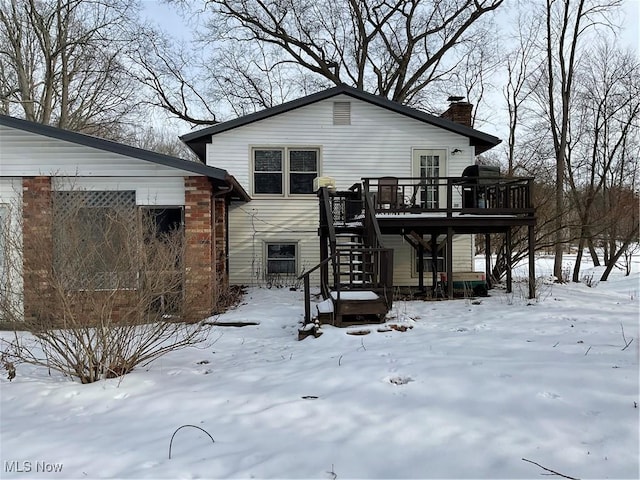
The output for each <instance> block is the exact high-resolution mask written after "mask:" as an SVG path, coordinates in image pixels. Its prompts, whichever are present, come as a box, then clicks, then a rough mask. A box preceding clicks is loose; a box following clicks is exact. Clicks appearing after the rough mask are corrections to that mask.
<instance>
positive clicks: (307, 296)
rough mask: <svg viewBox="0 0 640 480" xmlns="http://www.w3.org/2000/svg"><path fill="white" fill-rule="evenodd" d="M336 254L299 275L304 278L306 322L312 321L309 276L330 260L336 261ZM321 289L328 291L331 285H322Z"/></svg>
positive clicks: (300, 278)
mask: <svg viewBox="0 0 640 480" xmlns="http://www.w3.org/2000/svg"><path fill="white" fill-rule="evenodd" d="M335 256H336V253H334V254H333V255H331V256H329V257H327V258H325V259H324V260H323V261H321V262H320V263H318V264H317V265H316V266H315V267H313V268H311V270H307V271H306V272H304V273H303V274H302V275H300V276H299V277H298V280H302V283H303V288H304V323H309V322H310V321H311V281H310V279H309V277H310V276H311V274H312V273H313V272H315V271H316V270H318V269H319V268H321V267H323V266H325V265H326V264H327V263H329V262H330V261H333V262H335ZM321 277H322V276H321ZM322 281H323V280H321V282H322ZM320 289H321V290H325V289H326V291H328V289H329V286H328V285H321V286H320Z"/></svg>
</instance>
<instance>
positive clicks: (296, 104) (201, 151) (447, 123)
mask: <svg viewBox="0 0 640 480" xmlns="http://www.w3.org/2000/svg"><path fill="white" fill-rule="evenodd" d="M336 95H347V96H350V97H352V98H355V99H358V100H362V101H364V102H367V103H370V104H372V105H376V106H378V107H381V108H385V109H387V110H391V111H393V112H396V113H399V114H401V115H405V116H407V117H410V118H413V119H415V120H418V121H421V122H424V123H428V124H430V125H434V126H436V127H440V128H443V129H445V130H448V131H450V132H453V133H457V134H460V135H464V136H465V137H468V138H469V141H470V144H471V145H473V146H475V147H476V153H482V152H485V151H487V150H489V149H490V148H492V147H495V146H496V145H498V144H499V143H500V142H501V140H500V139H499V138H498V137H495V136H493V135H489V134H488V133H484V132H481V131H479V130H475V129H473V128H470V127H467V126H465V125H462V124H460V123H456V122H452V121H451V120H447V119H445V118H442V117H437V116H435V115H431V114H429V113H426V112H422V111H420V110H416V109H415V108H411V107H407V106H406V105H402V104H400V103H398V102H394V101H392V100H389V99H387V98H384V97H381V96H379V95H374V94H371V93H367V92H364V91H362V90H359V89H357V88H354V87H350V86H348V85H345V84H342V85H338V86H336V87H333V88H329V89H327V90H323V91H321V92H317V93H314V94H312V95H308V96H306V97H302V98H298V99H296V100H292V101H290V102H287V103H283V104H282V105H278V106H276V107H272V108H268V109H266V110H261V111H259V112H255V113H251V114H249V115H245V116H243V117H239V118H236V119H234V120H229V121H228V122H222V123H218V124H216V125H213V126H211V127H207V128H204V129H201V130H198V131H195V132H191V133H187V134H185V135H182V136H181V137H180V139H181V140H182V141H183V142H184V143H186V144H187V146H189V148H191V149H192V150H193V151H194V152H195V153H196V155H198V157H200V158H201V159H204V157H205V148H206V144H207V143H209V142H210V137H211V136H212V135H217V134H219V133H222V132H226V131H228V130H232V129H234V128H238V127H241V126H243V125H249V124H250V123H253V122H257V121H259V120H264V119H266V118H269V117H273V116H275V115H279V114H281V113H285V112H289V111H291V110H295V109H296V108H300V107H304V106H306V105H310V104H312V103H316V102H319V101H321V100H326V99H328V98H331V97H335V96H336Z"/></svg>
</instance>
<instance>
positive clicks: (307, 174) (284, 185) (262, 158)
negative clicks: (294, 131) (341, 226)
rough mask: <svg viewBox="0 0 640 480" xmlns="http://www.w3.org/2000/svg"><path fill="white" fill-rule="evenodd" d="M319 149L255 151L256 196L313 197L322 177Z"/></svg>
mask: <svg viewBox="0 0 640 480" xmlns="http://www.w3.org/2000/svg"><path fill="white" fill-rule="evenodd" d="M319 156H320V151H319V149H317V148H302V147H301V148H298V147H282V148H255V149H253V154H252V157H253V158H252V161H253V192H254V193H255V194H266V195H305V194H312V193H313V179H314V178H315V177H317V176H318V174H319V161H320V159H319Z"/></svg>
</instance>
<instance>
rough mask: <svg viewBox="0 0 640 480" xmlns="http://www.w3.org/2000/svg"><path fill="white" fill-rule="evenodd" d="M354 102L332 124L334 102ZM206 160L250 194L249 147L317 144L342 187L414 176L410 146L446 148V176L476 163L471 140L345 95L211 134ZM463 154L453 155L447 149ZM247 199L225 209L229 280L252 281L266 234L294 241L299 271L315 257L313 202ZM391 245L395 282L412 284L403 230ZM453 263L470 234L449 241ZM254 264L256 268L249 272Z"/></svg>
mask: <svg viewBox="0 0 640 480" xmlns="http://www.w3.org/2000/svg"><path fill="white" fill-rule="evenodd" d="M334 101H348V102H351V125H333V102H334ZM212 141H213V143H212V144H209V145H208V146H207V164H209V165H211V166H215V167H219V168H224V169H226V170H228V171H229V172H230V173H231V174H232V175H234V176H235V177H236V179H237V180H238V181H239V182H240V184H241V185H242V186H243V187H244V188H245V189H246V190H247V191H248V192H249V194H250V195H251V194H252V192H253V185H252V178H251V149H252V148H254V147H270V146H271V147H283V146H289V147H318V148H320V172H319V174H320V175H323V176H329V177H333V178H335V180H336V186H337V188H338V189H347V188H348V187H350V186H351V185H353V184H354V183H356V182H360V181H361V178H362V177H380V176H396V177H410V176H412V153H413V150H414V149H418V148H419V149H443V150H445V151H446V152H447V164H446V165H447V166H446V170H445V171H443V172H441V175H443V176H459V175H461V173H462V171H463V170H464V168H465V167H466V166H468V165H470V164H472V163H473V161H474V155H475V152H474V148H473V147H471V146H469V140H468V138H466V137H464V136H461V135H458V134H455V133H452V132H449V131H447V130H443V129H441V128H438V127H434V126H431V125H427V124H425V123H423V122H419V121H417V120H413V119H410V118H407V117H405V116H403V115H400V114H398V113H395V112H391V111H389V110H385V109H383V108H380V107H376V106H374V105H371V104H369V103H366V102H362V101H360V100H356V99H353V98H351V97H348V96H337V97H334V98H331V99H328V100H324V101H321V102H318V103H315V104H312V105H309V106H306V107H303V108H300V109H297V110H293V111H290V112H286V113H283V114H281V115H277V116H275V117H271V118H268V119H265V120H261V121H259V122H255V123H252V124H249V125H246V126H242V127H239V128H235V129H232V130H229V131H227V132H223V133H220V134H218V135H215V136H213V137H212ZM454 149H459V150H461V151H462V152H461V153H459V154H457V155H455V156H452V155H450V153H449V152H451V151H452V150H454ZM252 196H253V200H252V201H251V202H250V203H248V204H246V205H238V206H232V207H231V208H230V210H229V255H230V257H229V275H230V281H231V282H232V283H253V282H256V281H257V280H256V277H257V273H256V272H260V271H261V268H262V262H263V258H262V257H263V244H264V241H267V240H270V241H271V240H283V241H297V242H298V244H299V257H300V261H299V265H298V266H299V270H300V271H301V270H302V269H303V268H306V269H308V268H309V267H312V266H315V265H316V264H317V263H318V260H319V247H318V236H317V228H318V201H317V198H316V197H315V196H310V197H309V198H308V199H306V198H303V199H301V198H300V197H296V198H266V197H261V196H259V195H252ZM386 242H387V244H388V246H390V247H393V248H396V247H397V249H396V253H395V255H394V258H395V271H394V277H395V283H396V284H398V285H415V284H416V283H417V279H416V278H415V277H412V276H411V270H410V269H411V262H412V258H413V257H412V254H411V247H410V246H408V245H402V240H401V237H400V236H394V237H389V238H388V239H386ZM454 255H455V257H454V269H455V270H464V271H468V270H471V269H472V268H471V258H472V256H471V240H470V238H469V237H467V236H464V237H456V238H455V240H454ZM252 270H253V271H252Z"/></svg>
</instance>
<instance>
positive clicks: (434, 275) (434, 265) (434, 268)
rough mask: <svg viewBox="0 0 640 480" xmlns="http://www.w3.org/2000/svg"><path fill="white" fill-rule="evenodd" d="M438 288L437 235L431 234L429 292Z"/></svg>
mask: <svg viewBox="0 0 640 480" xmlns="http://www.w3.org/2000/svg"><path fill="white" fill-rule="evenodd" d="M437 288H438V235H437V234H433V233H432V234H431V290H432V291H433V292H434V293H435V292H436V291H437Z"/></svg>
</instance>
